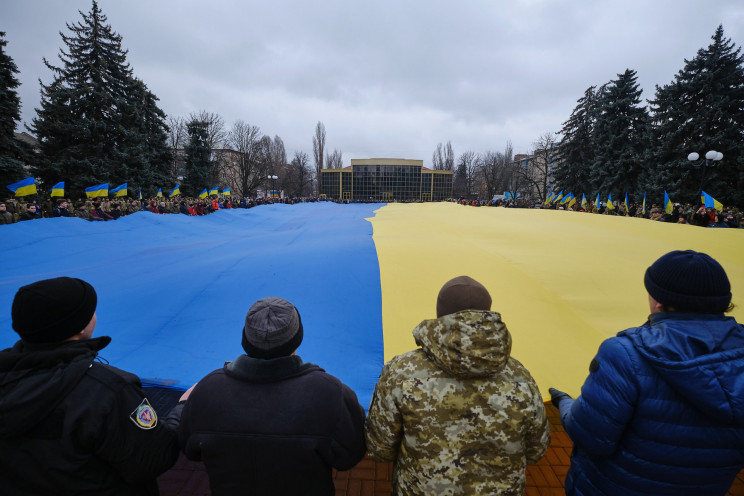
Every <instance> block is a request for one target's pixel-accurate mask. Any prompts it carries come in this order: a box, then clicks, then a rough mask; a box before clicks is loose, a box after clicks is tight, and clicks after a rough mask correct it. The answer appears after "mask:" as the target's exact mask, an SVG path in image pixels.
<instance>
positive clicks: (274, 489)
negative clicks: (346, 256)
mask: <svg viewBox="0 0 744 496" xmlns="http://www.w3.org/2000/svg"><path fill="white" fill-rule="evenodd" d="M242 335H243V337H242V345H243V348H244V350H245V351H246V353H247V354H246V355H240V356H238V357H237V358H236V359H235V360H234V361H232V362H228V363H227V364H225V366H224V367H223V368H221V369H218V370H215V371H214V372H212V373H210V374H209V375H207V376H206V377H205V378H203V379H202V380H201V381H199V382H198V383H197V385H196V386H195V388H194V389H193V392H192V393H191V395H190V396H189V398H188V401H187V402H186V406H185V408H184V411H183V417H182V420H181V425H180V427H179V440H180V443H181V446H182V448H183V451H184V453H185V454H186V457H188V458H189V459H191V460H203V461H204V464H205V466H206V468H207V474H208V476H209V483H210V487H211V489H212V495H213V496H220V495H231V496H232V495H240V494H246V495H248V494H250V495H266V494H281V495H299V494H303V495H329V496H330V495H333V494H334V493H335V490H334V485H333V479H332V469H333V468H335V469H337V470H349V469H351V468H352V467H354V465H356V464H357V463H358V462H359V461H360V460H361V459H362V457H363V456H364V452H365V444H364V409H363V408H362V406H361V405H360V404H359V402H358V400H357V397H356V395H355V394H354V392H353V391H352V390H351V389H350V388H348V387H347V386H345V385H344V384H342V383H341V382H340V381H339V380H338V379H336V378H335V377H333V376H332V375H330V374H327V373H325V372H324V371H323V369H321V368H320V367H318V366H317V365H313V364H311V363H306V362H303V361H302V359H301V358H300V357H299V356H297V355H296V354H295V350H296V349H297V347H298V346H299V345H300V343H301V342H302V337H303V327H302V321H301V319H300V314H299V312H298V311H297V309H296V308H295V307H294V306H293V305H292V304H291V303H290V302H288V301H287V300H284V299H282V298H274V297H270V298H264V299H262V300H259V301H257V302H256V303H254V304H253V306H251V308H250V310H249V311H248V315H247V316H246V318H245V326H244V328H243V333H242Z"/></svg>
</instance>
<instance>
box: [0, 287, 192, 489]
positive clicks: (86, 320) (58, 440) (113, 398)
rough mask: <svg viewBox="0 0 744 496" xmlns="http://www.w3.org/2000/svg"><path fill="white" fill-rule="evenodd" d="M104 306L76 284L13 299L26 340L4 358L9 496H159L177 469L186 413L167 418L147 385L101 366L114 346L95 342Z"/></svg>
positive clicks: (1, 479)
mask: <svg viewBox="0 0 744 496" xmlns="http://www.w3.org/2000/svg"><path fill="white" fill-rule="evenodd" d="M96 304H97V296H96V292H95V290H94V289H93V287H92V286H91V285H90V284H88V283H87V282H85V281H82V280H80V279H74V278H69V277H58V278H55V279H46V280H43V281H37V282H35V283H33V284H29V285H27V286H23V287H21V288H20V289H19V290H18V292H17V293H16V295H15V298H14V299H13V306H12V311H11V314H12V318H13V329H14V330H15V331H16V332H17V333H18V335H19V336H20V337H21V339H20V340H19V341H18V342H16V344H15V345H14V346H13V347H12V348H8V349H6V350H3V351H0V493H2V494H4V495H16V494H19V495H20V494H22V495H50V494H54V495H68V494H69V495H71V494H96V495H117V496H125V495H131V496H135V495H136V496H140V495H154V494H158V487H157V483H156V479H155V478H156V477H157V476H158V475H160V474H161V473H163V472H165V471H166V470H168V469H169V468H170V467H172V466H173V464H174V463H175V462H176V459H177V457H178V451H179V449H178V440H177V432H176V430H177V428H178V423H179V419H180V416H181V410H182V409H183V404H179V405H176V406H175V407H173V409H172V410H171V412H170V413H169V414H168V416H167V417H166V418H161V417H160V416H159V415H158V414H157V412H156V411H155V409H154V408H153V407H152V405H150V403H149V401H148V400H147V398H146V397H145V393H144V392H143V391H142V388H141V385H140V380H139V378H137V376H135V375H133V374H130V373H128V372H125V371H123V370H119V369H117V368H115V367H112V366H110V365H107V364H105V363H100V362H99V361H98V360H100V359H98V352H99V351H100V350H101V349H103V348H104V347H106V346H107V345H108V344H109V343H110V342H111V338H110V337H107V336H101V337H98V338H93V337H92V335H93V330H94V328H95V326H96V322H97V317H96V313H95V310H96ZM184 396H188V393H186V394H185V395H184ZM182 399H185V398H182Z"/></svg>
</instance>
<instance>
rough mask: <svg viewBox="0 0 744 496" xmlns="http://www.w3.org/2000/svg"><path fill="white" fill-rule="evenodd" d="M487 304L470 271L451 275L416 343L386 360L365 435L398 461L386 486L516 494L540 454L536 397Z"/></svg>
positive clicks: (386, 457) (541, 428)
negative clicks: (401, 353)
mask: <svg viewBox="0 0 744 496" xmlns="http://www.w3.org/2000/svg"><path fill="white" fill-rule="evenodd" d="M490 308H491V296H490V295H489V294H488V291H487V290H486V288H485V287H483V285H481V284H480V283H478V282H477V281H475V280H474V279H472V278H470V277H467V276H460V277H456V278H454V279H452V280H450V281H448V282H447V283H446V284H445V285H444V286H443V287H442V289H441V291H440V292H439V296H438V299H437V318H436V319H432V320H424V321H423V322H421V324H419V325H418V327H416V328H415V329H414V330H413V337H414V338H415V340H416V344H417V345H418V346H420V348H418V349H416V350H414V351H410V352H408V353H405V354H403V355H399V356H397V357H395V358H393V359H392V360H391V361H390V362H389V363H387V364H386V365H385V366H384V367H383V369H382V374H381V376H380V380H379V382H378V383H377V385H376V386H375V392H374V395H373V397H372V404H371V406H370V408H369V415H368V417H367V420H366V424H365V435H366V441H367V452H368V454H369V456H370V457H371V458H372V459H374V460H377V461H381V462H390V461H392V462H395V465H394V468H393V494H396V495H420V494H437V495H439V494H449V495H455V494H499V495H521V494H523V493H524V489H525V466H526V465H527V464H528V463H535V462H537V461H538V460H539V459H540V458H542V456H543V455H544V454H545V450H546V449H547V447H548V445H549V444H550V429H549V426H548V422H547V417H546V415H545V405H544V404H543V400H542V397H541V396H540V392H539V391H538V389H537V385H536V384H535V381H534V380H533V379H532V376H531V375H530V373H529V372H528V371H527V369H526V368H525V367H524V366H523V365H522V364H521V363H519V362H518V361H517V360H516V359H515V358H513V357H511V356H510V352H511V335H510V334H509V331H508V329H507V328H506V325H505V324H504V322H503V321H502V320H501V315H500V314H499V313H498V312H492V311H490Z"/></svg>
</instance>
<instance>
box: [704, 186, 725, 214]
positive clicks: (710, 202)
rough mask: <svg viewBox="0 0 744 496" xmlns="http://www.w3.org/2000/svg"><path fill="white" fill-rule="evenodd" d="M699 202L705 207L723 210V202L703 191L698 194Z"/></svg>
mask: <svg viewBox="0 0 744 496" xmlns="http://www.w3.org/2000/svg"><path fill="white" fill-rule="evenodd" d="M700 203H702V204H703V205H705V207H706V208H715V209H716V210H718V211H719V212H720V211H721V210H723V203H721V202H719V201H718V200H716V199H715V198H713V197H712V196H710V195H709V194H708V193H706V192H705V191H703V192H702V195H700Z"/></svg>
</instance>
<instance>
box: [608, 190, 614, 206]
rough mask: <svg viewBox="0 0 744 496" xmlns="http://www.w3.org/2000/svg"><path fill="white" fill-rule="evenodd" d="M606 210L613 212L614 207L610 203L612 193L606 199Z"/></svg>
mask: <svg viewBox="0 0 744 496" xmlns="http://www.w3.org/2000/svg"><path fill="white" fill-rule="evenodd" d="M607 210H615V205H614V204H613V203H612V193H610V197H609V198H608V199H607Z"/></svg>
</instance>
